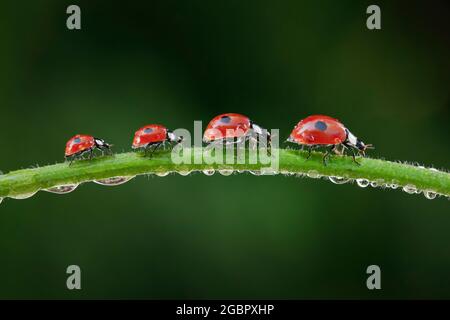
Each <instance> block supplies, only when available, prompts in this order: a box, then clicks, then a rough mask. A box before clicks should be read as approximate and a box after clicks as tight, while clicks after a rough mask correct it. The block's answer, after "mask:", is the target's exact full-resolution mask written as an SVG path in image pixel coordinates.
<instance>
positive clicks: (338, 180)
mask: <svg viewBox="0 0 450 320" xmlns="http://www.w3.org/2000/svg"><path fill="white" fill-rule="evenodd" d="M328 179H329V180H330V181H331V182H333V183H334V184H344V183H347V182H349V181H350V179H348V178H344V177H335V176H332V177H328Z"/></svg>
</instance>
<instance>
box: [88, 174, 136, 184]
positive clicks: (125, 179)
mask: <svg viewBox="0 0 450 320" xmlns="http://www.w3.org/2000/svg"><path fill="white" fill-rule="evenodd" d="M133 178H134V176H126V177H112V178H106V179H101V180H94V182H95V183H97V184H101V185H102V186H110V187H113V186H118V185H121V184H124V183H125V182H128V181H130V180H131V179H133Z"/></svg>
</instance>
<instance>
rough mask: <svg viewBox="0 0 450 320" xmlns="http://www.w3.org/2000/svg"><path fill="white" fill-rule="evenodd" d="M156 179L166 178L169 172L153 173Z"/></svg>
mask: <svg viewBox="0 0 450 320" xmlns="http://www.w3.org/2000/svg"><path fill="white" fill-rule="evenodd" d="M155 174H156V175H157V176H158V177H167V176H168V175H169V174H170V172H169V171H164V172H156V173H155Z"/></svg>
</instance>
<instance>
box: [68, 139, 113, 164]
mask: <svg viewBox="0 0 450 320" xmlns="http://www.w3.org/2000/svg"><path fill="white" fill-rule="evenodd" d="M111 147H112V144H108V143H106V142H105V140H103V139H99V138H95V137H93V136H89V135H85V134H77V135H76V136H74V137H72V138H70V140H69V141H67V143H66V152H65V158H66V160H68V159H70V164H69V165H71V164H72V161H73V160H74V159H76V158H79V157H81V156H82V155H83V154H84V153H89V159H92V157H93V156H94V150H95V149H98V150H100V151H102V153H103V151H104V150H107V151H108V152H109V153H112V152H111Z"/></svg>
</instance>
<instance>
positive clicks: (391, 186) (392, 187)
mask: <svg viewBox="0 0 450 320" xmlns="http://www.w3.org/2000/svg"><path fill="white" fill-rule="evenodd" d="M389 188H391V189H394V190H395V189H397V188H398V184H395V183H391V184H390V185H389Z"/></svg>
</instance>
